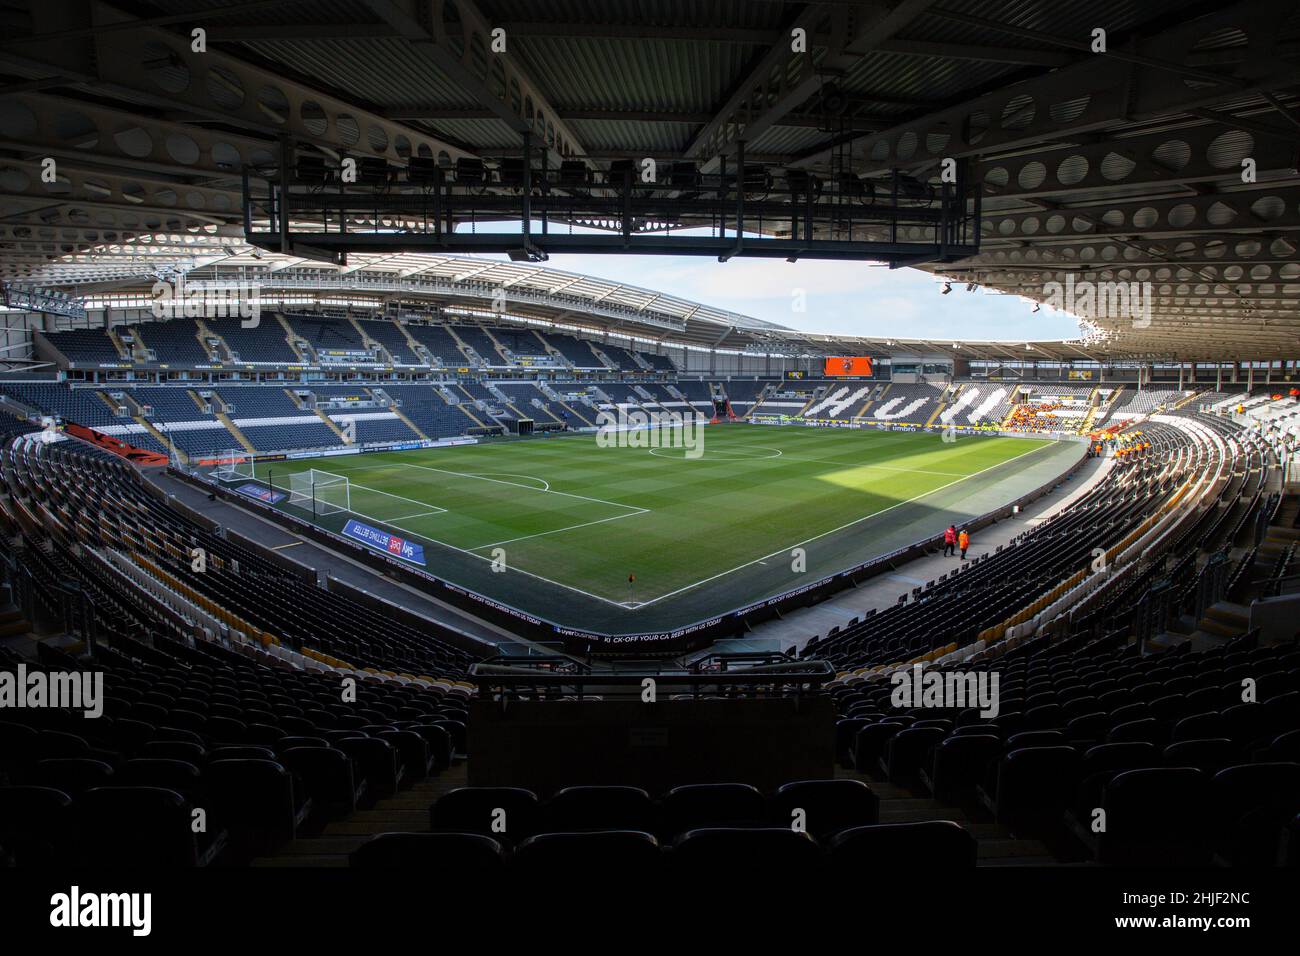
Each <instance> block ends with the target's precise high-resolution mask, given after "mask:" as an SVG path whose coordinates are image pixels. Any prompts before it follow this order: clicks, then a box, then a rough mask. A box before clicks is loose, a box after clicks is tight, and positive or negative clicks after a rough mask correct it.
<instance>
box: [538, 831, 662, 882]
mask: <svg viewBox="0 0 1300 956" xmlns="http://www.w3.org/2000/svg"><path fill="white" fill-rule="evenodd" d="M512 863H513V867H514V868H515V870H517V871H518V872H520V873H521V874H525V875H527V876H529V877H532V878H535V879H542V878H545V877H547V876H548V875H550V874H554V873H557V872H561V871H564V870H565V869H566V868H573V867H577V868H578V869H579V870H581V871H584V872H589V873H591V874H592V875H593V876H595V875H599V876H600V878H601V879H608V878H612V877H617V876H619V875H623V876H627V875H634V876H636V877H652V876H653V875H654V874H655V872H656V871H657V870H658V868H659V866H660V863H661V858H660V851H659V841H658V840H656V839H655V838H654V836H653V835H651V834H650V833H646V832H643V831H639V830H618V829H608V830H581V831H575V832H554V833H552V832H547V833H538V834H535V835H533V836H530V837H528V838H527V839H525V840H524V841H523V842H522V843H520V844H519V846H518V847H517V848H516V849H515V855H514V860H513V861H512Z"/></svg>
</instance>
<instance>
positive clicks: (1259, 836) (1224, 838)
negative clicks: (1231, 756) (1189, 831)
mask: <svg viewBox="0 0 1300 956" xmlns="http://www.w3.org/2000/svg"><path fill="white" fill-rule="evenodd" d="M1211 798H1212V800H1213V812H1214V815H1215V818H1216V820H1217V823H1218V833H1217V834H1216V840H1215V846H1216V851H1217V853H1218V855H1219V856H1220V857H1222V858H1223V859H1224V860H1226V861H1227V862H1228V863H1230V864H1231V865H1233V866H1272V865H1274V862H1275V860H1276V859H1277V848H1278V845H1279V843H1280V841H1281V839H1282V833H1283V830H1284V829H1285V827H1286V825H1287V824H1288V823H1289V822H1290V821H1291V820H1292V819H1294V818H1295V816H1296V814H1297V813H1300V763H1257V764H1244V765H1241V766H1236V767H1227V768H1225V769H1223V770H1220V771H1219V772H1218V773H1217V774H1215V775H1214V778H1213V782H1212V785H1211Z"/></svg>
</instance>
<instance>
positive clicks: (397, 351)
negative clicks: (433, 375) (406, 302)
mask: <svg viewBox="0 0 1300 956" xmlns="http://www.w3.org/2000/svg"><path fill="white" fill-rule="evenodd" d="M359 324H360V326H361V328H362V330H363V331H364V332H365V333H366V335H368V336H370V338H372V339H374V340H375V341H376V342H378V343H379V344H380V345H382V346H383V347H384V348H385V349H386V350H387V351H388V354H389V355H391V356H392V357H393V363H394V364H395V365H423V364H424V363H423V362H421V361H420V359H419V358H418V357H417V356H416V355H415V353H414V352H413V351H412V349H411V343H410V342H408V341H407V340H406V336H405V335H403V334H402V330H401V329H400V328H399V327H398V325H397V323H396V322H394V321H392V320H391V319H374V320H362V321H361V322H360V323H359Z"/></svg>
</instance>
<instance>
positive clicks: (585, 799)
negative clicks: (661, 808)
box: [542, 786, 659, 833]
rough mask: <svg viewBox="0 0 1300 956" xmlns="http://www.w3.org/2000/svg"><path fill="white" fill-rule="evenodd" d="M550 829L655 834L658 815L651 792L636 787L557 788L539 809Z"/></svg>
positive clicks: (657, 828) (556, 830) (555, 830)
mask: <svg viewBox="0 0 1300 956" xmlns="http://www.w3.org/2000/svg"><path fill="white" fill-rule="evenodd" d="M542 820H543V825H544V826H545V827H546V829H547V830H548V831H550V832H556V833H558V832H567V831H582V830H635V831H640V832H644V833H656V832H658V830H659V818H658V812H657V810H656V808H655V805H654V804H653V803H652V802H651V800H650V795H649V794H648V793H646V792H645V791H644V790H642V789H640V788H639V787H623V786H581V787H565V788H564V789H562V790H558V791H556V793H555V795H554V796H552V797H551V799H550V800H548V801H547V802H546V804H545V806H543V808H542Z"/></svg>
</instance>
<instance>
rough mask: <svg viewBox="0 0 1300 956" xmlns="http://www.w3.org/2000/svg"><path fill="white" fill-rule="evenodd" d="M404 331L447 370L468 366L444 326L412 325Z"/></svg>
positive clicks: (466, 359) (462, 353)
mask: <svg viewBox="0 0 1300 956" xmlns="http://www.w3.org/2000/svg"><path fill="white" fill-rule="evenodd" d="M406 331H407V332H408V333H409V334H410V336H411V338H413V339H415V341H417V342H419V343H420V344H421V345H423V346H424V347H425V348H426V349H428V350H429V353H430V354H431V355H432V356H433V357H434V358H436V359H438V360H439V361H440V362H442V364H443V365H445V366H446V367H447V368H460V367H462V366H465V365H468V364H469V359H468V358H466V357H465V353H464V352H462V351H461V349H460V345H459V344H457V342H456V340H455V339H454V338H452V337H451V333H450V332H448V331H447V327H446V326H445V325H420V324H418V323H412V324H410V325H408V326H407V327H406Z"/></svg>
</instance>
